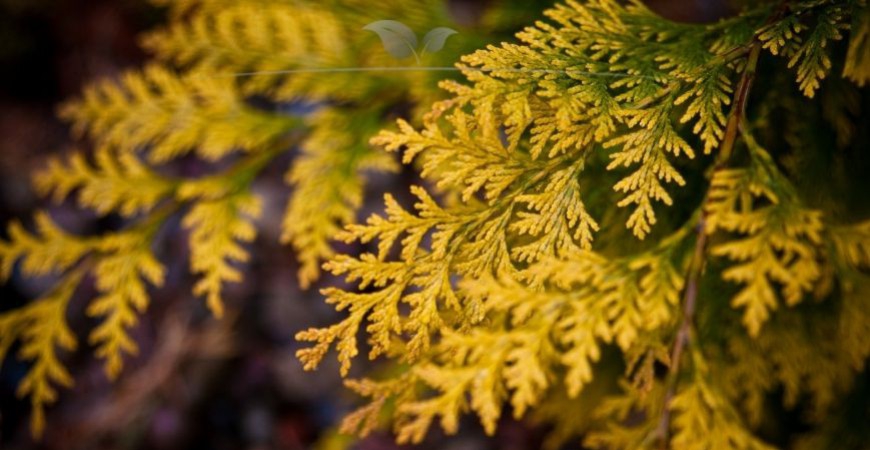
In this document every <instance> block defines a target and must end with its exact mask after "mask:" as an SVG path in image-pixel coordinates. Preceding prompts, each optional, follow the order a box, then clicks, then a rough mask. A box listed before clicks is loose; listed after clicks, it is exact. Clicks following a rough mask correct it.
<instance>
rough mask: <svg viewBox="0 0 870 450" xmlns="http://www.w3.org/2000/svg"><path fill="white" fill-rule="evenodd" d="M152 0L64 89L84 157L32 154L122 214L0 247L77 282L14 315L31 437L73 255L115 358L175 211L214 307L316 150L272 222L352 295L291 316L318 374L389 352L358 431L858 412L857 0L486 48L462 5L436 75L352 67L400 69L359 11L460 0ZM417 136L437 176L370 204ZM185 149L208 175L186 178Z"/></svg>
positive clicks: (576, 436)
mask: <svg viewBox="0 0 870 450" xmlns="http://www.w3.org/2000/svg"><path fill="white" fill-rule="evenodd" d="M158 3H159V4H165V5H166V6H167V7H168V12H169V16H170V18H171V19H170V23H169V25H168V26H166V27H164V28H162V29H159V30H157V31H155V32H152V33H150V34H148V35H147V36H145V38H144V39H143V44H144V46H145V47H146V48H148V49H149V50H151V51H152V52H153V53H154V54H155V55H156V62H155V63H153V64H152V65H150V66H148V67H146V68H144V69H142V70H141V71H134V72H130V73H128V74H125V75H124V76H122V77H121V78H120V79H119V80H118V81H103V82H98V83H97V84H95V85H94V86H93V87H91V88H89V89H88V90H86V91H85V93H84V95H83V97H82V98H81V99H79V100H76V101H73V102H71V103H68V104H67V105H65V106H64V107H63V108H62V111H61V114H62V116H63V117H65V118H66V119H68V120H70V121H71V122H72V124H73V126H74V128H75V129H76V130H78V132H79V133H80V134H81V135H83V136H87V137H89V138H90V140H91V141H92V143H93V147H94V152H93V157H88V156H87V155H86V154H84V153H77V154H74V155H73V156H70V157H68V158H62V159H58V160H55V161H52V162H50V163H49V164H48V165H47V167H46V169H45V170H43V171H42V172H40V173H38V174H37V175H36V176H35V177H34V181H35V185H36V188H37V189H38V190H39V191H40V193H42V194H44V195H46V196H49V195H50V196H52V197H53V198H54V199H55V200H57V201H64V199H66V198H67V197H70V196H73V197H74V200H75V201H76V203H77V204H78V205H79V206H80V207H82V208H85V209H90V210H93V211H95V212H96V213H98V214H101V215H106V214H117V215H119V216H121V217H123V218H124V220H125V224H126V225H125V226H123V227H122V228H121V229H119V230H117V231H113V232H110V233H106V234H103V235H98V236H77V235H74V234H71V233H69V232H67V231H64V230H63V229H61V228H60V227H59V226H58V225H57V224H55V223H54V222H53V221H52V220H51V218H50V216H49V215H48V214H47V213H46V212H40V213H38V214H37V216H36V219H35V222H36V224H35V225H36V227H35V232H30V231H27V230H28V227H25V226H22V225H21V224H20V223H18V222H13V223H12V224H11V225H10V227H9V233H8V235H9V237H8V239H7V240H6V241H4V242H2V243H0V267H2V273H3V275H4V277H5V278H9V277H10V276H15V275H17V273H20V274H21V275H23V276H31V277H33V276H50V277H56V278H57V279H58V280H59V281H58V282H57V285H56V287H55V288H54V289H52V290H50V291H49V292H48V293H46V294H45V295H43V296H42V298H41V299H38V300H36V301H34V302H33V303H29V304H27V305H25V306H24V307H21V308H19V309H14V310H10V311H7V312H4V313H2V314H0V331H2V334H0V358H2V357H4V356H5V353H6V352H8V351H9V350H10V349H11V347H12V345H13V342H15V341H21V343H22V344H21V347H20V348H21V350H20V356H21V357H22V358H24V359H27V360H30V361H31V362H32V367H31V370H30V371H29V372H28V375H27V376H26V378H25V379H24V380H23V382H22V384H21V387H20V392H21V393H22V395H29V396H30V398H31V402H32V404H33V407H34V408H33V430H34V432H36V433H37V434H38V433H39V432H40V431H41V430H42V428H43V427H44V410H43V408H44V406H45V405H47V404H49V403H51V402H53V401H54V400H55V398H56V396H57V393H56V388H57V386H68V385H70V384H71V383H72V378H71V376H70V374H69V373H68V372H67V370H66V369H65V368H64V366H63V363H62V362H61V356H60V355H59V350H72V349H73V348H74V345H75V339H74V338H73V336H72V334H71V333H70V331H69V329H68V327H67V325H66V323H65V316H66V310H67V305H68V303H69V299H70V298H71V297H72V295H73V294H74V291H75V290H76V287H77V286H78V285H79V284H80V282H81V281H82V280H83V277H84V275H85V274H86V273H87V274H89V275H90V276H91V277H93V279H94V285H95V287H96V290H97V292H98V296H97V298H95V299H92V300H91V301H90V302H89V304H88V308H87V313H88V314H89V315H91V316H94V317H99V318H101V322H100V325H99V326H98V327H97V328H95V329H94V330H93V331H92V332H91V334H90V337H89V340H90V342H91V343H92V344H93V345H94V346H95V352H96V355H97V356H98V357H100V358H102V359H103V360H104V362H105V371H106V373H107V375H108V376H109V377H115V376H117V375H118V374H119V373H120V371H121V369H122V366H123V361H124V356H125V355H127V354H133V353H135V352H136V351H137V347H136V344H135V342H134V341H133V340H132V339H131V338H130V336H129V330H130V328H131V327H133V326H135V325H136V323H137V321H138V320H139V319H138V318H139V314H141V313H142V312H143V311H144V310H145V309H146V308H147V306H148V304H149V303H150V296H151V295H154V292H153V290H152V289H151V287H149V286H153V287H154V288H159V287H160V286H161V285H162V284H163V280H164V275H165V274H164V272H165V269H164V267H163V265H162V264H161V263H160V262H159V261H158V259H157V255H155V254H154V248H153V247H154V245H153V244H154V240H155V238H156V236H157V232H158V231H159V230H160V229H161V228H163V227H166V226H169V225H168V224H169V223H170V222H169V218H170V217H174V216H176V215H178V216H181V221H180V226H181V228H182V229H184V230H185V231H186V232H187V233H188V237H189V253H190V262H189V267H190V272H191V274H192V275H193V276H194V277H195V278H196V281H194V282H193V288H192V294H193V295H195V296H200V297H204V298H205V303H206V305H207V307H208V308H209V309H210V310H211V311H212V312H213V313H214V314H215V315H216V316H220V315H221V313H222V311H223V309H224V308H225V306H224V303H225V299H224V289H225V286H226V284H227V283H232V282H238V281H240V280H241V279H242V277H243V269H242V264H243V263H244V262H246V261H248V260H249V259H250V258H251V255H249V253H248V251H247V250H246V249H245V244H246V243H249V242H251V241H253V240H254V239H255V238H256V234H257V226H256V221H257V218H258V217H259V216H260V215H261V209H262V201H261V200H260V199H259V198H258V197H257V196H256V194H255V193H254V190H253V189H252V184H253V182H254V180H255V179H256V178H257V176H258V175H259V174H260V173H261V172H263V171H264V170H265V169H266V168H267V167H269V166H270V165H271V164H272V163H273V162H275V161H279V157H281V156H282V155H284V154H286V153H288V151H289V150H291V149H292V148H293V147H295V146H298V147H299V152H298V156H297V157H296V158H295V160H294V162H293V163H292V167H290V168H289V170H288V171H287V175H286V177H285V180H286V182H287V183H288V184H289V185H290V186H291V187H292V189H293V193H292V194H291V196H290V199H289V202H288V205H287V208H286V213H285V216H284V219H283V225H282V230H281V234H282V236H281V240H282V241H284V242H286V243H289V244H290V245H291V246H292V247H293V249H294V250H295V252H296V254H297V256H298V260H299V263H300V268H299V272H298V276H299V280H300V283H301V284H302V285H303V286H305V287H307V286H310V285H311V284H312V283H314V282H316V281H317V280H318V278H319V276H320V269H321V263H322V262H323V261H326V263H325V264H323V266H322V267H323V268H324V269H325V270H327V271H328V272H330V273H331V274H333V275H336V276H343V277H344V278H345V279H346V281H347V283H348V284H347V285H341V286H332V287H327V288H325V289H323V291H322V292H323V294H324V295H325V296H326V298H327V302H329V303H330V304H332V305H334V307H335V309H336V310H338V311H340V312H341V313H342V314H344V316H343V318H342V319H341V320H339V321H337V322H336V323H333V324H331V325H328V326H326V327H323V328H310V329H307V330H303V331H301V332H299V333H298V334H297V339H298V340H300V341H302V342H305V343H306V346H305V347H304V348H302V349H300V350H299V351H298V353H297V356H298V357H299V359H300V360H301V362H302V363H303V365H304V367H305V368H306V369H308V370H313V369H316V368H317V367H318V365H319V364H320V363H321V361H322V360H323V358H325V357H326V356H327V354H328V353H329V352H330V351H331V350H332V349H333V348H334V350H335V352H336V353H337V358H338V361H339V363H340V369H339V370H340V373H341V375H342V376H343V377H348V376H349V374H350V370H351V367H352V365H353V362H354V360H355V359H356V358H357V357H358V355H359V353H360V352H361V351H366V352H367V353H368V357H369V358H370V359H376V358H379V357H380V358H383V359H386V360H389V361H391V362H393V363H395V367H394V369H393V370H390V371H388V373H387V374H385V375H384V376H382V377H376V378H375V377H369V378H366V377H364V378H359V379H347V381H346V384H347V386H348V388H350V389H351V390H353V391H355V392H356V393H358V394H360V395H361V396H362V397H365V398H366V399H367V401H368V403H367V404H365V405H363V406H362V407H360V408H359V409H358V410H356V411H355V412H353V413H351V414H350V415H348V416H347V417H346V419H345V420H344V422H343V424H342V430H344V431H346V432H349V433H355V434H357V435H360V436H365V435H366V434H368V433H370V432H372V431H374V430H377V429H381V428H390V429H392V431H393V432H394V433H395V436H396V439H397V441H399V442H400V443H418V442H421V441H422V440H423V439H424V438H425V437H426V435H427V433H428V432H429V430H430V429H431V428H432V427H433V424H434V423H436V422H437V423H438V424H439V425H440V427H441V428H442V429H443V430H444V431H445V432H446V433H448V434H452V433H455V432H457V431H458V428H459V424H460V418H461V417H462V415H463V414H465V413H472V414H473V415H475V416H477V417H478V418H479V420H480V423H481V425H482V427H483V429H484V431H485V432H486V433H487V434H490V435H491V434H493V433H495V432H496V431H497V429H498V426H499V422H500V421H501V420H502V418H503V416H505V415H507V414H508V413H510V414H511V415H512V416H513V417H514V418H516V419H522V418H524V417H526V416H529V417H531V418H532V419H533V420H537V421H542V422H545V423H547V424H548V425H550V426H552V429H553V434H552V435H551V437H550V438H549V439H548V440H547V445H548V446H549V447H550V448H558V447H559V446H560V445H561V444H562V443H564V442H565V441H566V440H580V439H582V442H584V443H585V445H588V446H591V447H601V448H627V449H637V448H648V447H652V446H659V447H661V448H690V449H692V448H698V449H720V448H722V449H725V448H741V449H767V448H771V446H772V445H773V444H775V443H776V442H775V441H776V440H782V439H785V438H792V437H793V436H786V437H785V438H783V437H782V436H775V435H771V434H770V433H769V432H768V431H767V430H768V428H765V427H762V425H763V422H765V421H769V420H770V419H771V417H773V416H774V415H775V411H776V410H777V409H778V408H782V407H786V408H799V409H800V411H801V412H802V413H804V414H803V416H802V417H804V419H805V421H806V425H807V429H808V430H810V432H809V433H807V434H806V435H805V436H801V437H800V440H799V441H800V443H801V445H808V446H812V445H813V443H825V442H833V440H834V439H835V438H838V437H837V436H835V435H834V434H835V433H839V434H841V435H842V434H843V433H844V426H843V425H842V423H843V422H842V421H843V417H842V414H839V413H838V408H840V407H841V405H847V406H848V405H849V402H850V395H853V393H854V392H859V393H860V392H861V391H860V389H862V384H861V382H860V379H861V377H862V376H863V377H866V370H867V368H866V361H867V358H868V356H870V339H868V338H867V337H866V336H868V335H870V333H868V331H870V330H868V324H870V301H868V297H867V293H868V292H870V278H868V271H870V222H868V219H867V217H868V211H870V203H868V202H867V199H866V195H863V193H864V192H866V187H867V186H866V181H865V180H866V179H867V174H868V168H870V162H868V159H867V156H866V155H865V154H866V152H862V151H861V150H863V149H864V148H866V146H867V145H868V142H870V135H868V134H867V132H866V130H863V129H861V127H859V126H858V125H859V124H860V120H861V117H862V116H861V114H862V109H864V108H866V107H867V103H868V100H867V99H868V93H867V92H866V89H863V88H862V87H863V86H864V84H865V83H866V82H867V80H868V78H870V56H868V49H870V44H868V42H870V37H868V36H870V15H868V14H870V13H868V10H870V8H868V6H867V4H866V1H864V0H797V1H781V2H780V1H776V2H774V1H770V2H767V1H765V2H746V3H747V4H746V5H745V7H744V8H742V9H741V10H740V11H739V12H737V13H735V14H734V15H733V16H730V17H728V18H724V19H722V20H720V21H718V22H715V23H710V24H685V23H676V22H673V21H669V20H666V19H664V18H662V17H659V16H658V15H657V14H656V13H654V12H653V11H651V10H650V9H648V8H647V7H646V6H645V5H644V4H643V3H641V2H639V1H634V0H629V1H618V0H567V1H566V2H565V3H562V4H559V5H557V6H555V7H553V8H551V9H548V10H547V11H546V13H545V14H546V16H547V20H543V21H539V22H536V23H535V24H534V25H533V26H529V27H527V28H525V29H524V30H523V31H521V32H520V33H518V34H517V35H516V37H517V39H516V40H510V41H507V42H503V43H501V44H500V45H488V46H486V48H484V49H480V48H481V47H483V45H484V44H486V43H488V42H489V41H488V40H487V38H490V37H491V36H483V35H476V34H475V32H474V31H472V30H463V39H462V41H463V42H459V40H456V41H455V42H456V43H455V44H454V46H453V48H452V51H448V52H443V53H436V54H429V55H427V56H426V57H425V58H424V59H423V61H422V62H425V63H426V64H429V65H432V66H441V65H444V64H452V63H454V62H455V58H454V59H451V58H452V57H455V56H456V55H457V54H465V56H463V57H462V59H461V61H460V62H459V63H458V64H457V67H458V69H459V70H460V71H461V75H462V78H463V79H461V80H458V79H446V80H442V81H441V82H440V87H441V88H442V89H443V90H442V91H439V90H437V89H435V88H434V87H435V81H436V80H437V79H438V78H441V77H443V73H442V74H440V75H439V74H437V73H435V72H433V71H423V72H413V71H401V70H381V71H378V70H372V71H366V72H360V73H356V72H353V71H347V70H341V69H342V68H348V67H363V68H366V67H368V68H381V69H383V68H387V69H391V68H400V67H399V65H400V64H402V62H401V61H395V60H392V59H390V57H389V55H388V54H387V52H385V51H384V50H383V48H382V47H381V43H380V42H379V41H378V40H377V38H376V37H375V36H373V35H365V36H366V38H360V37H359V36H360V35H361V33H362V32H361V31H360V30H362V29H363V27H364V26H366V24H369V23H371V22H372V21H376V20H382V19H386V18H391V17H393V18H396V17H400V18H402V20H403V22H404V23H406V24H407V25H409V26H410V27H411V28H412V29H414V30H423V29H432V28H434V27H437V26H443V25H445V24H450V23H451V21H450V18H449V15H448V13H447V9H446V7H445V2H442V1H436V0H431V1H425V2H418V3H414V4H413V5H410V4H408V3H407V2H376V3H372V2H369V1H363V0H341V1H339V0H329V1H326V2H308V1H299V2H285V1H281V0H275V1H264V0H243V1H226V0H160V1H159V2H158ZM532 6H534V5H532ZM507 10H508V8H507V6H506V3H502V2H495V5H494V6H493V8H492V11H493V13H492V14H493V15H492V17H489V18H484V19H483V21H484V22H487V21H491V22H498V21H499V20H503V19H504V18H505V17H508V16H510V14H508V13H507ZM500 18H501V19H500ZM505 23H507V22H505ZM499 31H501V30H500V29H499V30H497V31H496V34H497V33H498V32H499ZM448 47H449V46H448ZM445 92H446V93H445ZM307 107H310V108H314V109H315V111H314V112H313V113H309V114H307V115H306V117H304V118H303V117H301V115H302V114H297V113H296V111H297V109H298V110H303V109H305V108H307ZM397 115H398V116H402V117H401V118H397V119H398V120H397V121H396V124H397V125H396V126H394V127H391V126H390V125H388V124H387V123H388V122H393V119H394V118H396V117H395V116H397ZM379 130H380V131H379ZM379 148H382V149H383V150H385V151H381V150H380V149H379ZM396 154H398V155H400V156H399V159H401V161H402V163H403V164H405V165H413V166H414V167H415V168H416V169H417V170H419V173H420V176H421V178H422V181H421V182H420V183H419V185H415V186H412V187H411V188H410V192H411V195H412V196H413V198H414V199H415V200H413V204H412V205H410V206H408V205H404V204H403V203H402V201H401V199H402V198H403V197H401V196H399V195H394V194H392V193H388V194H386V195H385V196H384V211H383V212H382V213H379V214H373V215H371V216H370V217H369V218H367V219H366V220H365V221H364V222H362V223H356V220H355V219H356V214H357V210H358V209H359V208H360V207H361V205H362V203H363V198H364V193H365V189H366V176H365V174H366V173H372V172H374V173H387V172H391V171H396V170H398V164H396V162H395V159H396ZM182 158H185V160H187V159H194V160H196V161H198V163H199V164H201V165H202V166H203V167H205V168H207V170H206V171H205V174H204V175H198V176H190V175H185V174H181V175H179V174H178V173H177V172H178V171H177V170H173V169H174V168H175V166H174V165H173V164H174V163H176V162H178V161H179V160H181V159H182ZM831 172H833V173H836V174H837V176H836V177H830V176H828V173H831ZM333 239H338V240H341V241H344V242H346V243H348V244H354V243H355V244H357V245H358V246H359V247H362V248H363V250H362V251H361V252H360V253H359V254H356V253H355V252H354V251H353V250H352V251H350V252H349V254H337V253H336V252H335V251H334V250H333V247H332V245H331V241H332V240H333ZM349 248H353V247H349ZM19 261H20V263H19ZM16 264H17V265H18V267H19V270H18V271H16V270H15V267H16ZM360 337H364V342H359V339H360ZM864 390H865V391H866V388H864ZM861 395H866V392H864V394H861ZM778 397H781V398H778ZM779 400H781V403H782V405H777V404H776V401H779ZM774 418H775V417H774ZM774 428H775V427H774ZM845 431H848V432H850V433H853V434H855V433H860V432H861V431H862V430H857V429H851V430H845ZM858 442H860V439H858Z"/></svg>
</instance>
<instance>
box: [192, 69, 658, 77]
mask: <svg viewBox="0 0 870 450" xmlns="http://www.w3.org/2000/svg"><path fill="white" fill-rule="evenodd" d="M459 71H469V72H508V73H564V74H578V75H587V76H597V77H607V78H628V77H634V78H643V79H649V80H655V79H656V78H655V77H651V76H648V75H631V74H626V73H618V72H589V71H584V70H577V69H521V68H520V69H518V68H513V67H504V68H500V67H495V68H477V67H417V66H399V67H395V66H394V67H310V68H300V69H287V70H262V71H255V72H237V73H229V74H218V75H214V76H208V78H215V77H233V78H241V77H250V76H256V75H288V74H296V73H347V72H459Z"/></svg>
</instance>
